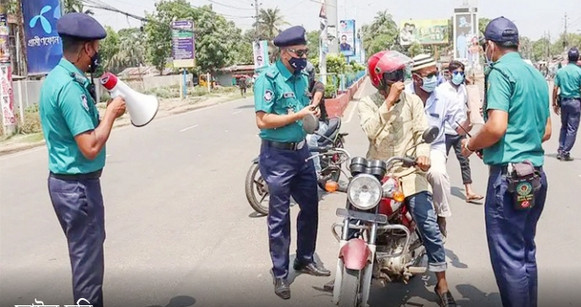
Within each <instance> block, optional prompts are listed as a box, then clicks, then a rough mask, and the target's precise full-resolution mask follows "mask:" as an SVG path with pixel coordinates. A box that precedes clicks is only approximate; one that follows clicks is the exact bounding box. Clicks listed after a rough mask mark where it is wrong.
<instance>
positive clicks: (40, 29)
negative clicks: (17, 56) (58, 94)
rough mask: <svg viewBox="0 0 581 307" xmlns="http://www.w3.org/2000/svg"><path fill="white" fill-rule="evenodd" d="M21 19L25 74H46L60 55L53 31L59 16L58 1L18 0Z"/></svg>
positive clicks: (59, 44)
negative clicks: (22, 24) (19, 1)
mask: <svg viewBox="0 0 581 307" xmlns="http://www.w3.org/2000/svg"><path fill="white" fill-rule="evenodd" d="M22 18H23V21H24V36H25V39H26V41H25V45H26V59H27V66H28V74H29V75H35V74H37V75H38V74H47V73H48V72H49V71H51V70H52V69H53V67H55V66H56V65H57V64H58V63H59V61H60V59H61V58H62V55H63V47H62V41H61V38H60V36H59V35H58V33H57V30H56V23H57V20H58V19H59V18H61V7H60V4H59V0H22Z"/></svg>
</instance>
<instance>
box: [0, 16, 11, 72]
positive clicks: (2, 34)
mask: <svg viewBox="0 0 581 307" xmlns="http://www.w3.org/2000/svg"><path fill="white" fill-rule="evenodd" d="M9 35H10V33H9V30H8V16H7V15H6V13H5V12H0V63H10V36H9Z"/></svg>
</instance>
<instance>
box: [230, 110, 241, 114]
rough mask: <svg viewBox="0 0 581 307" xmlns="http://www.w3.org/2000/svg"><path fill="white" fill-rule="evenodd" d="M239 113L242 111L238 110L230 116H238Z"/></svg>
mask: <svg viewBox="0 0 581 307" xmlns="http://www.w3.org/2000/svg"><path fill="white" fill-rule="evenodd" d="M240 113H242V110H238V111H236V112H234V113H232V115H236V114H240Z"/></svg>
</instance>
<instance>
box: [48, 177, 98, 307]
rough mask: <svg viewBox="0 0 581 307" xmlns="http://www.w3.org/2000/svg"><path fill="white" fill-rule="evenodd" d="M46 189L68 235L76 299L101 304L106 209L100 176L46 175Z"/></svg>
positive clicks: (96, 304) (94, 304)
mask: <svg viewBox="0 0 581 307" xmlns="http://www.w3.org/2000/svg"><path fill="white" fill-rule="evenodd" d="M48 191H49V194H50V199H51V201H52V205H53V207H54V211H55V213H56V216H57V218H58V220H59V222H60V224H61V227H62V229H63V231H64V233H65V236H66V237H67V243H68V247H69V258H70V260H71V268H72V273H73V296H74V299H75V303H76V302H77V301H78V300H79V299H81V298H84V299H86V300H88V301H89V302H90V303H91V304H92V305H93V306H94V307H102V306H103V291H102V286H103V272H104V259H103V242H104V241H105V209H104V207H103V196H102V195H101V183H100V181H99V179H86V180H62V179H57V178H54V177H53V176H49V178H48Z"/></svg>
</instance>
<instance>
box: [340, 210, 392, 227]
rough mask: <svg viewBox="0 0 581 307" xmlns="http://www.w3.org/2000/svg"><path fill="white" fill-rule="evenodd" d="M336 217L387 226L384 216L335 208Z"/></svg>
mask: <svg viewBox="0 0 581 307" xmlns="http://www.w3.org/2000/svg"><path fill="white" fill-rule="evenodd" d="M336 214H337V216H340V217H346V218H350V219H355V220H361V221H365V222H371V223H378V224H387V216H386V215H385V214H373V213H367V212H359V211H353V210H347V209H345V208H337V212H336Z"/></svg>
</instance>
